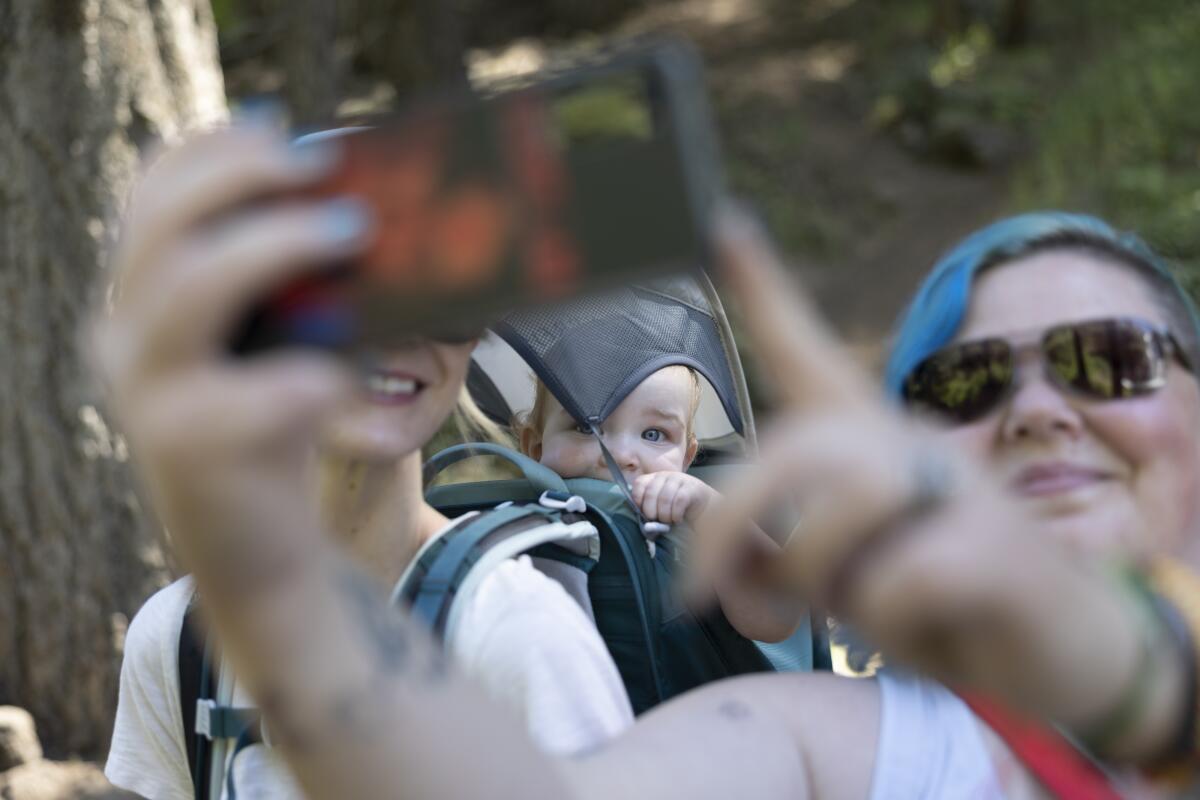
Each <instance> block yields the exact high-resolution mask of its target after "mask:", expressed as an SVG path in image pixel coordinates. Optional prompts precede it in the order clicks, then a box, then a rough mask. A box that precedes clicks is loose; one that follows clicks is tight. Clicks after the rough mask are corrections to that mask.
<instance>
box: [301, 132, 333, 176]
mask: <svg viewBox="0 0 1200 800" xmlns="http://www.w3.org/2000/svg"><path fill="white" fill-rule="evenodd" d="M340 155H341V150H340V148H339V147H338V145H337V143H336V142H328V141H322V140H319V139H308V138H307V137H306V138H303V139H297V140H296V141H294V142H292V147H291V152H290V157H291V160H292V164H293V166H294V167H295V168H296V169H297V170H299V171H301V172H303V173H306V174H309V175H312V176H313V177H317V176H318V175H324V174H325V173H327V172H329V171H330V170H331V169H333V165H334V164H336V163H337V161H338V158H339V157H340Z"/></svg>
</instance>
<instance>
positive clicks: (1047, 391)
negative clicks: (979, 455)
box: [1001, 365, 1083, 442]
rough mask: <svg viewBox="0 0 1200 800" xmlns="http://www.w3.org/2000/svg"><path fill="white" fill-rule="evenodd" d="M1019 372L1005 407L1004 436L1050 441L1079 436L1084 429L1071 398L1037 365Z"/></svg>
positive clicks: (1013, 440)
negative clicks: (1057, 438) (1015, 384)
mask: <svg viewBox="0 0 1200 800" xmlns="http://www.w3.org/2000/svg"><path fill="white" fill-rule="evenodd" d="M1031 366H1032V365H1031ZM1020 372H1021V374H1019V375H1018V376H1017V379H1018V383H1017V386H1016V388H1015V389H1014V391H1013V393H1012V396H1011V397H1009V399H1008V402H1007V404H1006V408H1005V409H1004V419H1003V422H1002V428H1001V434H1002V436H1003V437H1004V439H1005V440H1007V441H1011V442H1016V441H1049V440H1051V439H1054V438H1056V437H1066V438H1074V437H1076V436H1078V435H1079V434H1080V433H1081V432H1082V431H1083V418H1082V417H1081V416H1080V413H1079V409H1078V408H1077V407H1076V404H1075V402H1074V401H1073V399H1072V398H1071V397H1069V396H1067V395H1066V394H1065V393H1064V391H1063V390H1062V389H1061V388H1059V387H1058V386H1056V385H1054V384H1053V383H1051V382H1050V380H1049V379H1047V377H1046V376H1045V374H1044V373H1043V372H1042V370H1041V367H1040V365H1038V366H1037V367H1036V368H1030V369H1022V370H1020Z"/></svg>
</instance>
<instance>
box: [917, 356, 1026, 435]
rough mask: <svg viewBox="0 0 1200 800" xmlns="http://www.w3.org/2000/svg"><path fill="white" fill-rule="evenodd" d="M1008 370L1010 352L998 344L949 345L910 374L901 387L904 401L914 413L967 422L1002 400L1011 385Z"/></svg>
mask: <svg viewBox="0 0 1200 800" xmlns="http://www.w3.org/2000/svg"><path fill="white" fill-rule="evenodd" d="M1012 366H1013V365H1012V350H1011V348H1010V347H1009V346H1008V343H1007V342H1004V341H1002V340H999V339H985V340H983V341H978V342H964V343H963V344H957V345H952V346H950V347H947V348H945V349H944V350H940V351H939V352H937V353H934V354H933V355H932V356H930V357H929V358H927V359H925V360H924V361H922V362H921V364H920V365H919V366H918V367H917V368H916V369H915V370H913V373H912V374H911V375H910V376H909V377H908V380H906V381H905V383H904V398H905V400H906V401H907V403H908V405H909V406H911V407H912V408H914V409H918V410H924V411H928V412H932V413H933V414H936V415H938V416H941V417H944V418H947V419H950V420H953V421H954V422H970V421H972V420H975V419H978V418H980V417H982V416H984V415H985V414H987V413H988V412H989V411H991V410H992V409H993V408H995V407H996V403H998V402H999V401H1000V399H1001V398H1002V397H1004V393H1005V392H1006V391H1007V390H1008V387H1009V386H1010V385H1011V384H1012V377H1013V376H1012Z"/></svg>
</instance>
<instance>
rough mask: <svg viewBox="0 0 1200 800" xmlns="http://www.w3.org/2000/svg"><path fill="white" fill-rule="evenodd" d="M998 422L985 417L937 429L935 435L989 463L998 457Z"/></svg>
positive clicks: (981, 462)
mask: <svg viewBox="0 0 1200 800" xmlns="http://www.w3.org/2000/svg"><path fill="white" fill-rule="evenodd" d="M998 424H999V423H997V422H994V421H991V420H987V419H984V420H980V421H979V422H975V423H972V424H970V425H960V426H956V427H953V428H938V429H935V432H934V436H935V437H937V438H938V439H940V440H941V441H943V442H945V443H946V444H947V445H949V446H950V447H953V448H955V449H956V450H958V451H959V452H962V453H966V454H967V455H968V456H970V457H971V458H973V459H974V460H975V461H976V462H978V463H980V464H984V465H988V464H991V463H993V461H994V460H995V459H996V457H997V453H996V442H997V441H999V438H998V436H997V430H996V426H997V425H998Z"/></svg>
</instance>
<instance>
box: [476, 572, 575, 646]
mask: <svg viewBox="0 0 1200 800" xmlns="http://www.w3.org/2000/svg"><path fill="white" fill-rule="evenodd" d="M468 602H469V606H468V607H467V608H466V609H465V611H464V616H463V621H462V625H461V626H460V631H461V632H462V633H463V634H464V635H466V634H467V633H469V632H470V631H473V630H476V629H478V630H480V631H491V632H493V634H494V633H496V632H497V631H499V630H501V629H503V630H507V631H508V632H509V633H516V632H519V631H521V630H525V631H528V632H529V633H530V634H531V635H533V636H537V635H538V634H539V633H540V631H539V630H538V628H540V627H541V626H543V625H558V626H562V627H566V628H569V629H570V628H576V627H578V626H583V627H584V628H586V629H589V630H591V629H592V626H591V623H590V622H589V620H588V618H587V616H586V615H585V614H584V612H583V609H581V608H580V607H579V604H578V603H577V602H575V600H574V599H572V598H571V596H570V595H569V594H567V591H566V590H565V589H564V588H563V587H562V585H561V584H559V583H558V582H557V581H555V580H553V579H552V578H549V577H547V576H546V575H545V574H543V573H542V572H540V571H539V570H538V569H537V568H536V567H534V566H533V563H532V561H531V560H530V559H529V557H528V556H521V557H520V558H514V559H509V560H508V561H505V562H503V563H502V564H500V565H498V566H497V567H496V568H495V569H494V570H492V571H491V572H490V573H489V574H488V575H487V577H485V578H484V579H483V580H482V581H481V582H480V584H479V589H478V591H477V592H476V593H475V595H474V596H473V597H472V598H470V600H469V601H468ZM597 638H598V634H597Z"/></svg>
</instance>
